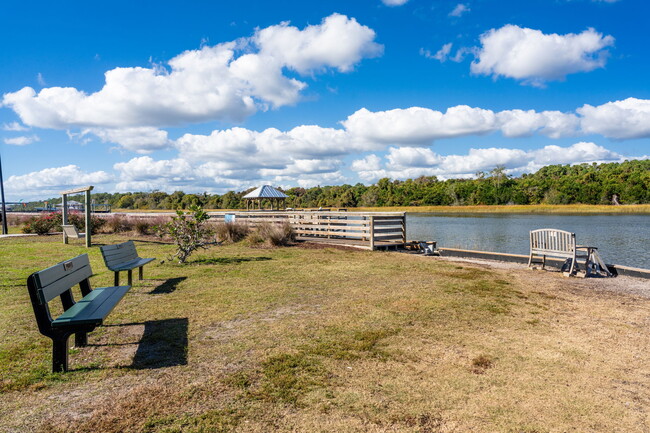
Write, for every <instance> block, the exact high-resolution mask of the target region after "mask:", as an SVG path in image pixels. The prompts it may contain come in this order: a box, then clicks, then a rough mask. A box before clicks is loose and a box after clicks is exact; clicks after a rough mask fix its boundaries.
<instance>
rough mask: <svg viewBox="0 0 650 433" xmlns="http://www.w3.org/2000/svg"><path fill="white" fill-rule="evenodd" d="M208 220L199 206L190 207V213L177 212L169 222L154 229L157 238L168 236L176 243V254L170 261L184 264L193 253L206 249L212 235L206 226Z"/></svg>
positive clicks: (207, 216)
mask: <svg viewBox="0 0 650 433" xmlns="http://www.w3.org/2000/svg"><path fill="white" fill-rule="evenodd" d="M209 218H210V216H209V215H208V214H207V213H206V212H205V211H204V210H203V209H202V208H201V207H200V206H196V205H192V206H190V212H187V213H184V212H183V211H182V210H177V211H176V216H174V217H172V220H171V221H169V222H168V223H165V224H163V225H162V226H158V227H156V232H157V233H158V235H159V236H161V237H162V236H165V235H167V236H170V237H171V238H172V239H173V240H174V242H175V243H176V253H175V254H174V255H172V256H171V257H170V260H172V259H174V258H177V259H178V263H185V261H186V260H187V258H188V257H189V256H190V255H191V254H192V253H193V252H194V251H196V250H198V249H199V248H208V247H207V245H208V244H209V243H210V241H211V239H210V236H211V235H212V230H210V228H209V227H208V225H207V224H206V221H207V220H208V219H209Z"/></svg>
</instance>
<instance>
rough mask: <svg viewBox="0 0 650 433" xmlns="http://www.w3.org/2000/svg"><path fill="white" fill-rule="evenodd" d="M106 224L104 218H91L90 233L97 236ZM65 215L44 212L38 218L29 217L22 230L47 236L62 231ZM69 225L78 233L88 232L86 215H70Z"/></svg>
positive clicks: (73, 213) (92, 216)
mask: <svg viewBox="0 0 650 433" xmlns="http://www.w3.org/2000/svg"><path fill="white" fill-rule="evenodd" d="M105 223H106V221H105V220H104V219H103V218H100V217H98V216H96V215H91V216H90V233H92V234H95V233H97V232H98V231H99V229H100V228H101V227H102V226H103V225H104V224H105ZM62 224H63V215H61V213H59V212H43V213H41V214H40V215H38V216H32V217H29V218H28V219H27V220H26V221H25V223H24V225H23V228H22V232H23V233H36V234H37V235H45V234H48V233H49V232H51V231H61V225H62ZM68 224H70V225H73V226H75V228H76V229H77V231H78V232H84V231H86V220H85V215H84V214H82V213H80V212H70V213H69V214H68Z"/></svg>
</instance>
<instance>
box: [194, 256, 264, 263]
mask: <svg viewBox="0 0 650 433" xmlns="http://www.w3.org/2000/svg"><path fill="white" fill-rule="evenodd" d="M266 260H271V258H270V257H213V258H209V259H197V260H192V261H191V262H189V264H192V265H194V264H196V265H229V264H231V263H242V262H263V261H266Z"/></svg>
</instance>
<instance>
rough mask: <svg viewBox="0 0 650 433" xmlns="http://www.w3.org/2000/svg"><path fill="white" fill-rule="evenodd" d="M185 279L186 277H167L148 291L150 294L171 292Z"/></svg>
mask: <svg viewBox="0 0 650 433" xmlns="http://www.w3.org/2000/svg"><path fill="white" fill-rule="evenodd" d="M185 280H187V277H176V278H168V279H166V280H165V281H164V282H163V283H161V284H158V285H157V286H156V287H154V289H153V290H152V291H151V292H149V294H150V295H163V294H165V293H172V292H173V291H174V290H176V289H177V288H178V285H179V284H180V283H182V282H183V281H185Z"/></svg>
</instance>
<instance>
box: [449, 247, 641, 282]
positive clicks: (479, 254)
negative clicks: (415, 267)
mask: <svg viewBox="0 0 650 433" xmlns="http://www.w3.org/2000/svg"><path fill="white" fill-rule="evenodd" d="M438 251H439V252H440V255H441V256H442V257H462V258H469V259H482V260H497V261H501V262H511V263H521V264H524V265H525V264H527V263H528V256H527V255H523V254H507V253H496V252H492V251H476V250H461V249H457V248H438ZM546 263H547V266H549V267H553V268H557V269H560V268H561V267H562V264H563V263H564V259H555V258H552V257H549V258H547V259H546ZM607 268H608V269H609V271H610V272H611V273H612V274H614V275H625V276H628V277H635V278H645V279H650V269H641V268H633V267H630V266H623V265H610V264H609V263H607Z"/></svg>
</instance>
